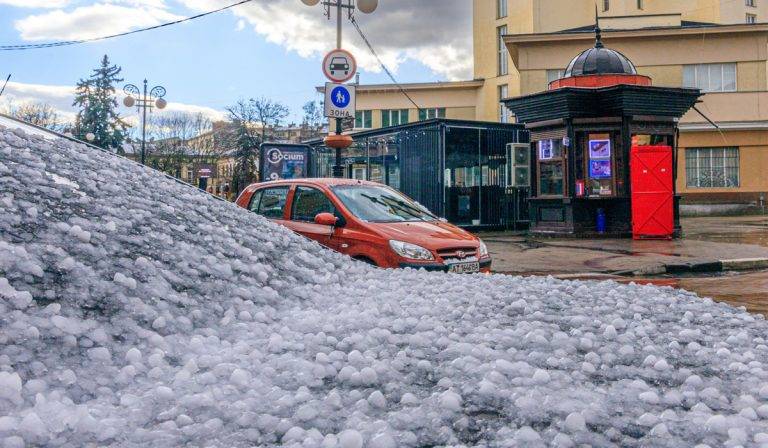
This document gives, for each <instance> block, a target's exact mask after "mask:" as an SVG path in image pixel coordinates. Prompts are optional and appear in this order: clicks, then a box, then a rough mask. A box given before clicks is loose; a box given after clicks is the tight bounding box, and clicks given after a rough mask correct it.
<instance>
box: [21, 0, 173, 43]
mask: <svg viewBox="0 0 768 448" xmlns="http://www.w3.org/2000/svg"><path fill="white" fill-rule="evenodd" d="M179 18H180V16H177V15H175V14H172V13H170V12H169V11H168V10H167V9H166V7H165V4H164V2H163V1H162V0H122V1H114V2H102V3H96V4H93V5H89V6H81V7H78V8H75V9H73V10H70V11H65V10H63V9H57V10H55V11H49V12H45V13H42V14H35V15H30V16H27V17H25V18H23V19H19V20H17V21H16V22H15V23H14V26H15V27H16V30H18V31H19V32H20V33H21V37H22V39H24V40H27V41H39V40H75V39H87V38H92V37H98V36H104V35H110V34H117V33H122V32H125V31H130V30H133V29H136V28H142V27H148V26H154V25H158V24H160V23H163V22H168V21H172V20H177V19H179Z"/></svg>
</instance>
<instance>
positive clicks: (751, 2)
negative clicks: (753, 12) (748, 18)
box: [746, 0, 757, 8]
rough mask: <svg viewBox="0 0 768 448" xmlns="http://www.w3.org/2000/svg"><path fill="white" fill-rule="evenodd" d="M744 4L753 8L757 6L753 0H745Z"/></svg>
mask: <svg viewBox="0 0 768 448" xmlns="http://www.w3.org/2000/svg"><path fill="white" fill-rule="evenodd" d="M746 5H747V6H751V7H753V8H755V7H757V3H756V2H755V0H746Z"/></svg>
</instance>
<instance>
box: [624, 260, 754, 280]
mask: <svg viewBox="0 0 768 448" xmlns="http://www.w3.org/2000/svg"><path fill="white" fill-rule="evenodd" d="M758 269H768V258H735V259H730V260H708V261H695V262H691V263H670V264H662V265H654V266H648V267H644V268H642V269H639V270H636V271H622V272H613V274H615V275H631V276H644V275H660V274H685V273H704V272H723V271H751V270H758Z"/></svg>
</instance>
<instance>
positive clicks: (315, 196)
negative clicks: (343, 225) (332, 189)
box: [293, 187, 336, 222]
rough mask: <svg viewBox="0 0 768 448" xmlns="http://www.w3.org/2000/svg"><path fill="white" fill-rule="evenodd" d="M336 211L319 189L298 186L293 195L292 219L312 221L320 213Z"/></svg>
mask: <svg viewBox="0 0 768 448" xmlns="http://www.w3.org/2000/svg"><path fill="white" fill-rule="evenodd" d="M335 212H336V209H335V207H334V206H333V204H332V203H331V201H330V199H328V197H327V196H326V195H325V193H323V192H322V191H320V190H317V189H315V188H309V187H298V188H297V189H296V193H294V196H293V220H294V221H305V222H314V221H315V216H317V215H318V214H320V213H331V214H334V213H335Z"/></svg>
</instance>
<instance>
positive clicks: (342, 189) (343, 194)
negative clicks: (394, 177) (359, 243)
mask: <svg viewBox="0 0 768 448" xmlns="http://www.w3.org/2000/svg"><path fill="white" fill-rule="evenodd" d="M332 189H333V192H334V193H335V194H336V196H337V197H338V198H339V200H341V202H342V203H343V204H344V206H345V207H346V208H347V209H348V210H349V212H350V213H352V214H353V215H355V216H357V217H358V218H360V219H362V220H363V221H367V222H414V221H435V220H437V217H435V215H433V214H432V213H430V212H429V211H428V210H427V209H425V208H424V207H422V206H421V205H419V204H417V203H416V202H414V201H412V200H410V199H408V198H407V197H405V196H403V195H402V194H400V193H398V192H397V191H395V190H393V189H391V188H387V187H378V186H375V185H341V186H336V187H333V188H332Z"/></svg>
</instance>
